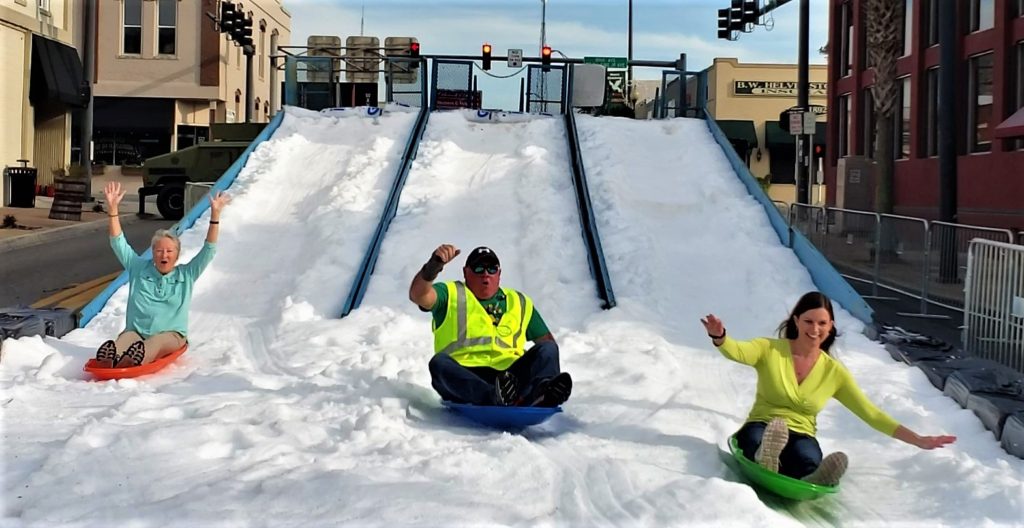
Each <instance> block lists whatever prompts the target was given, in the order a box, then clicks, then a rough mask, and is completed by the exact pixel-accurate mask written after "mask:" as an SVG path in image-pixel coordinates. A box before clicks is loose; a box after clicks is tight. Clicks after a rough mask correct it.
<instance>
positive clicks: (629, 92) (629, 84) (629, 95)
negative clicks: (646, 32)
mask: <svg viewBox="0 0 1024 528" xmlns="http://www.w3.org/2000/svg"><path fill="white" fill-rule="evenodd" d="M626 59H627V61H628V62H627V64H628V65H629V70H628V73H626V76H627V77H628V79H627V80H626V101H629V102H632V101H633V0H629V48H628V50H627V52H626ZM680 82H682V80H680Z"/></svg>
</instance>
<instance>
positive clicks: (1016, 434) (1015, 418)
mask: <svg viewBox="0 0 1024 528" xmlns="http://www.w3.org/2000/svg"><path fill="white" fill-rule="evenodd" d="M999 445H1001V446H1003V449H1005V450H1006V452H1007V453H1009V454H1011V455H1013V456H1015V457H1017V458H1024V411H1020V412H1015V413H1013V414H1011V415H1010V416H1007V417H1006V421H1005V422H1004V423H1003V434H1002V435H1000V436H999Z"/></svg>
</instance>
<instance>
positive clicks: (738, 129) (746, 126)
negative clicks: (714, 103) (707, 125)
mask: <svg viewBox="0 0 1024 528" xmlns="http://www.w3.org/2000/svg"><path fill="white" fill-rule="evenodd" d="M715 122H716V123H718V127H719V128H721V129H722V133H724V134H725V137H727V138H729V140H730V141H743V142H745V143H746V144H747V149H755V148H757V132H756V131H755V130H754V122H753V121H740V120H732V119H716V120H715Z"/></svg>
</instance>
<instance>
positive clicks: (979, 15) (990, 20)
mask: <svg viewBox="0 0 1024 528" xmlns="http://www.w3.org/2000/svg"><path fill="white" fill-rule="evenodd" d="M970 1H971V32H974V31H984V30H986V29H990V28H992V26H993V25H994V24H995V21H996V13H995V5H994V3H995V0H970Z"/></svg>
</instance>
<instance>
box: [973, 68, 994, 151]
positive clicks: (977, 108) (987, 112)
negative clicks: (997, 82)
mask: <svg viewBox="0 0 1024 528" xmlns="http://www.w3.org/2000/svg"><path fill="white" fill-rule="evenodd" d="M969 75H970V77H969V79H968V85H967V89H968V95H967V101H968V104H969V105H970V106H969V108H968V117H967V123H968V126H970V129H968V132H967V137H968V138H969V139H970V143H969V146H970V149H969V150H970V151H971V152H988V151H989V150H991V148H992V130H991V128H989V122H990V121H991V120H992V53H986V54H984V55H976V56H974V57H971V59H970V66H969Z"/></svg>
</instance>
